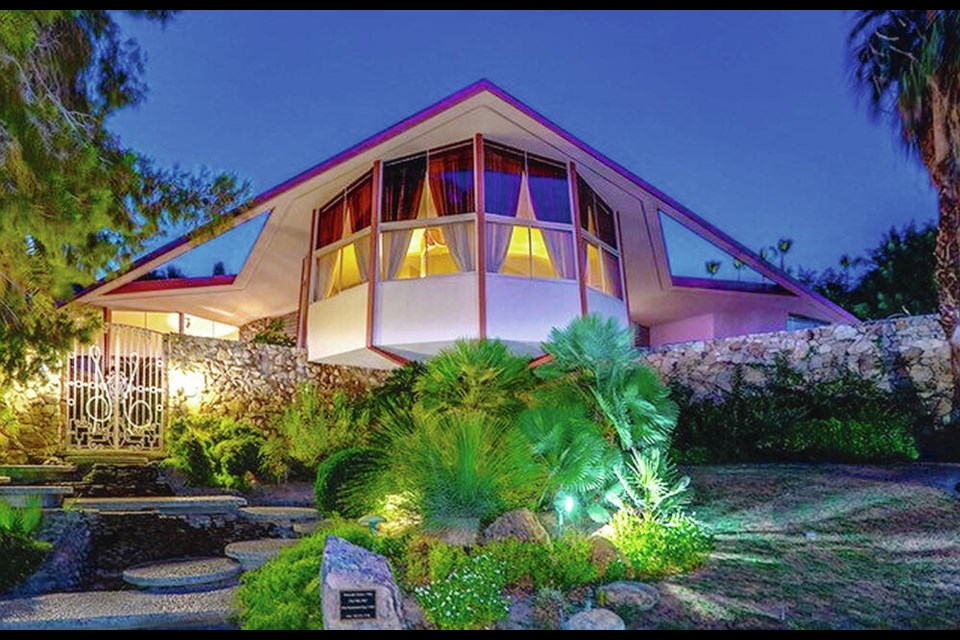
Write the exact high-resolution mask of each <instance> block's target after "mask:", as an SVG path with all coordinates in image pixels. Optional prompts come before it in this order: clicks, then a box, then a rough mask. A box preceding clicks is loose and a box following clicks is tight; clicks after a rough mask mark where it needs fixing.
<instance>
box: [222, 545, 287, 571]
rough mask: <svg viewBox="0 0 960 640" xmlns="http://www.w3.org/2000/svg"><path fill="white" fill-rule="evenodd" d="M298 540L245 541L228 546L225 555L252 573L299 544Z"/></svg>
mask: <svg viewBox="0 0 960 640" xmlns="http://www.w3.org/2000/svg"><path fill="white" fill-rule="evenodd" d="M297 542H299V541H298V540H289V539H284V538H263V539H261V540H244V541H242V542H234V543H232V544H228V545H227V548H226V549H225V550H224V552H223V554H224V555H225V556H227V557H228V558H233V559H234V560H236V561H237V562H239V563H240V568H241V569H243V570H244V571H252V570H253V569H256V568H257V567H260V566H261V565H263V564H265V563H266V562H267V561H268V560H273V559H274V558H276V557H277V556H278V555H280V552H281V551H282V550H283V549H287V548H289V547H292V546H293V545H295V544H297Z"/></svg>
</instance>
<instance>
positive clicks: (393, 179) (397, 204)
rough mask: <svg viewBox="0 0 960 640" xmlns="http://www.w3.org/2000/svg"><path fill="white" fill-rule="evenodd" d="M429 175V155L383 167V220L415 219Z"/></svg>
mask: <svg viewBox="0 0 960 640" xmlns="http://www.w3.org/2000/svg"><path fill="white" fill-rule="evenodd" d="M426 176H427V156H426V155H425V154H421V155H419V156H415V157H413V158H408V159H406V160H400V161H398V162H391V163H389V164H386V165H384V167H383V221H384V222H397V221H398V220H413V219H414V218H416V217H417V209H418V208H419V207H420V198H421V196H422V195H423V187H424V183H425V179H426Z"/></svg>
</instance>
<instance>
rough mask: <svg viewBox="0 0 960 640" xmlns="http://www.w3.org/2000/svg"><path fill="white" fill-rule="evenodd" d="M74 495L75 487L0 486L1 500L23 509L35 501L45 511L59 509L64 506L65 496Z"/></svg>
mask: <svg viewBox="0 0 960 640" xmlns="http://www.w3.org/2000/svg"><path fill="white" fill-rule="evenodd" d="M71 494H73V487H67V486H58V485H46V484H26V485H19V484H6V485H3V486H0V500H3V501H5V502H8V503H10V504H11V505H13V506H15V507H23V506H26V505H28V504H30V503H31V502H32V501H34V500H38V501H39V502H40V506H41V507H43V508H44V509H57V508H59V507H60V506H61V505H62V504H63V498H64V496H69V495H71Z"/></svg>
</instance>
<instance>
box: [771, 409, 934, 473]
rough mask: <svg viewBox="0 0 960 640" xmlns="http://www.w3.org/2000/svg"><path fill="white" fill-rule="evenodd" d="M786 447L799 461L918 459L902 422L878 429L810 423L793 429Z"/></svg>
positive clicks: (857, 424)
mask: <svg viewBox="0 0 960 640" xmlns="http://www.w3.org/2000/svg"><path fill="white" fill-rule="evenodd" d="M786 446H787V451H789V452H790V453H791V454H793V455H794V456H796V457H797V458H798V459H807V460H816V461H821V462H822V461H828V462H889V461H899V460H916V459H917V457H918V456H919V453H918V452H917V444H916V440H915V439H914V437H913V434H912V433H910V430H909V428H908V427H907V425H906V423H905V421H904V420H903V419H902V418H900V419H897V418H890V420H889V422H887V423H885V424H879V425H878V424H872V423H866V422H861V421H859V420H838V419H837V418H829V419H825V420H824V419H819V420H809V421H807V422H801V423H800V424H798V425H797V426H796V427H794V429H793V430H792V431H791V433H790V434H789V435H788V437H787V442H786Z"/></svg>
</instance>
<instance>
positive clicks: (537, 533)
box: [482, 509, 550, 544]
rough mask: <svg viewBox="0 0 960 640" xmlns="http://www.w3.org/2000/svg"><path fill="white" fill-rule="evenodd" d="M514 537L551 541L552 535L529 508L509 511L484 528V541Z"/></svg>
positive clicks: (526, 539) (526, 540) (527, 540)
mask: <svg viewBox="0 0 960 640" xmlns="http://www.w3.org/2000/svg"><path fill="white" fill-rule="evenodd" d="M506 538H513V539H514V540H520V541H521V542H540V543H544V544H546V543H549V542H550V535H549V534H547V530H546V529H544V528H543V525H542V524H540V521H539V520H537V516H535V515H534V514H533V512H532V511H530V510H529V509H515V510H513V511H508V512H507V513H505V514H503V515H502V516H500V517H499V518H497V519H496V520H494V521H493V522H492V523H491V524H490V526H488V527H487V528H486V529H484V530H483V536H482V542H483V543H484V544H486V543H488V542H495V541H498V540H504V539H506Z"/></svg>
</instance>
